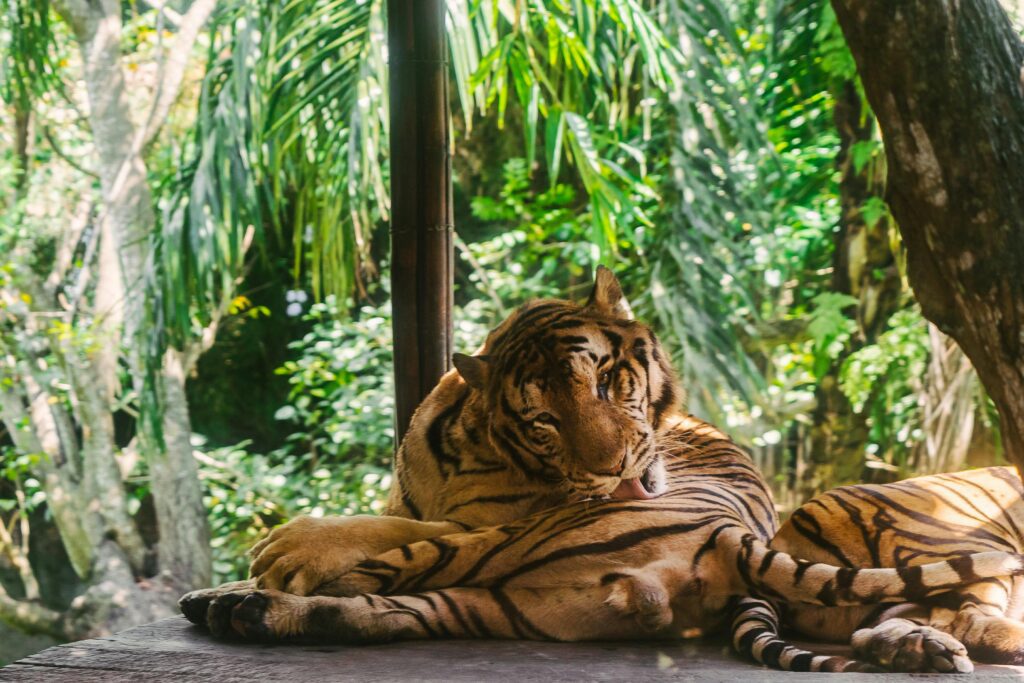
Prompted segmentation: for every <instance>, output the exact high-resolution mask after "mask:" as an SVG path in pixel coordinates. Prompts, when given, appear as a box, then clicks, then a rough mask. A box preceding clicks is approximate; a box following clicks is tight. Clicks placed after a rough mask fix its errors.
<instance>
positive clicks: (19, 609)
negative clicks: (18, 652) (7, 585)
mask: <svg viewBox="0 0 1024 683" xmlns="http://www.w3.org/2000/svg"><path fill="white" fill-rule="evenodd" d="M0 620H2V621H5V622H7V623H8V624H10V625H11V626H13V627H14V628H16V629H18V630H19V631H24V632H26V633H42V634H46V635H49V636H53V637H54V638H57V639H58V640H67V638H68V633H67V629H66V628H65V627H64V615H63V614H61V613H60V612H57V611H55V610H52V609H50V608H49V607H44V606H43V605H40V604H39V603H37V602H32V601H29V600H15V599H14V598H12V597H11V596H10V595H8V594H7V591H5V590H4V587H3V585H0Z"/></svg>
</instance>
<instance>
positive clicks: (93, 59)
mask: <svg viewBox="0 0 1024 683" xmlns="http://www.w3.org/2000/svg"><path fill="white" fill-rule="evenodd" d="M61 5H62V6H61V12H62V14H63V15H64V16H65V18H66V19H67V21H68V23H69V24H71V26H72V28H73V30H74V33H75V37H76V39H77V40H78V43H79V46H80V48H81V51H82V60H83V64H84V68H85V74H84V80H85V85H86V89H87V91H88V95H89V123H90V126H91V128H92V133H93V141H94V143H95V145H96V151H97V154H98V156H99V164H98V170H99V175H100V186H101V189H102V192H103V212H104V214H105V218H106V220H108V221H109V224H110V227H111V228H112V233H113V236H114V241H115V242H116V245H117V253H118V255H119V256H120V269H121V278H122V283H123V286H122V291H124V292H126V296H125V299H124V306H123V309H124V310H123V320H124V330H123V335H122V337H123V341H124V343H125V345H126V346H127V352H128V353H127V355H128V366H129V368H130V370H131V374H132V380H133V384H134V385H135V390H136V392H137V393H138V394H139V395H142V391H143V390H144V388H145V387H144V384H145V376H146V358H145V354H146V353H148V352H149V340H148V339H146V338H145V336H144V334H143V332H144V330H142V329H141V328H142V325H143V322H144V320H145V305H146V302H145V298H144V296H143V295H144V291H145V275H146V268H147V261H148V257H149V250H150V240H151V238H152V235H153V232H154V230H155V228H156V217H155V215H154V212H153V206H152V201H153V198H152V195H151V193H150V190H149V185H148V181H147V177H146V175H147V173H146V165H145V161H144V160H143V158H142V147H143V143H144V142H145V135H140V134H139V133H138V131H137V130H136V126H135V124H134V122H133V121H132V119H131V116H130V108H129V103H128V93H127V88H126V85H125V79H124V72H123V70H122V65H121V53H120V41H121V38H122V23H121V5H120V2H118V1H117V0H99V1H97V2H88V3H87V2H84V1H83V0H64V1H63V2H62V3H61ZM197 5H200V8H199V9H201V10H203V11H206V13H207V15H208V13H209V11H208V9H209V7H212V3H211V2H208V1H206V0H204V2H202V3H197ZM208 6H209V7H208ZM197 14H201V13H198V12H197ZM180 38H181V36H179V39H180ZM174 87H175V88H176V86H174ZM157 104H158V105H159V104H160V102H158V103H157ZM156 109H157V108H156V107H155V108H154V111H156ZM164 115H166V111H165V112H164ZM148 123H149V124H150V125H155V123H158V122H154V121H150V122H148ZM144 125H145V124H144ZM105 236H106V235H105ZM162 369H163V372H162V374H161V376H160V384H161V388H160V391H161V396H160V398H161V403H162V407H163V409H164V414H163V415H162V416H161V423H162V427H163V432H164V437H165V438H163V439H158V438H155V436H154V435H153V434H150V433H148V432H149V425H148V424H147V420H146V419H145V418H144V417H143V418H142V419H140V420H139V422H138V429H139V439H138V445H139V450H140V452H141V453H142V455H143V457H145V459H146V461H147V462H148V464H149V467H150V490H151V492H152V494H153V498H154V501H155V504H156V509H157V512H158V516H157V527H158V531H159V536H160V539H159V543H158V547H157V555H158V563H159V567H160V568H161V569H165V568H166V569H168V570H171V571H172V572H173V573H174V576H175V577H176V578H177V579H178V580H179V581H181V586H182V588H183V589H187V588H194V587H199V586H204V585H206V584H208V583H209V582H210V579H211V573H212V568H211V553H210V548H209V531H208V525H207V521H206V512H205V510H204V508H203V504H202V489H201V486H200V483H199V477H198V474H197V470H196V465H195V461H194V459H193V457H192V447H191V445H190V444H189V438H188V437H189V434H190V433H191V427H190V425H189V420H188V412H187V410H186V409H184V382H185V377H184V373H182V372H180V362H178V360H177V358H176V352H174V351H169V352H168V354H167V357H166V358H164V359H163V365H162Z"/></svg>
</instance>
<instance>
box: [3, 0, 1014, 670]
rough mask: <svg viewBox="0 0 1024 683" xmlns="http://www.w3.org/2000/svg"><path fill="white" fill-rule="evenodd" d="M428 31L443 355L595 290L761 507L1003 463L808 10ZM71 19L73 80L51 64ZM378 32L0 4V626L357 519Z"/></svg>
mask: <svg viewBox="0 0 1024 683" xmlns="http://www.w3.org/2000/svg"><path fill="white" fill-rule="evenodd" d="M447 8H448V9H447V11H448V19H447V27H448V40H449V46H450V54H451V79H452V81H451V82H452V84H453V102H452V105H453V111H454V121H453V131H454V133H455V144H454V155H455V157H454V169H455V183H456V187H455V193H456V195H455V196H456V205H457V216H456V218H457V230H458V238H457V240H456V248H457V252H458V257H459V258H458V265H457V269H456V284H457V290H456V304H457V312H456V315H455V320H456V323H455V324H456V335H457V342H456V345H457V347H458V348H459V349H461V350H467V351H471V350H472V349H473V348H475V347H476V346H477V345H478V344H479V343H480V342H481V341H482V339H483V337H484V335H485V333H486V330H487V329H489V327H491V326H493V325H494V324H495V323H496V322H497V321H498V320H500V319H501V318H502V317H503V316H504V315H506V314H507V312H508V311H509V310H510V309H511V308H512V307H513V306H515V305H517V304H518V303H519V302H521V301H522V300H524V299H526V298H528V297H532V296H569V297H581V296H583V295H584V293H585V291H586V287H587V286H588V284H589V282H590V281H591V278H592V274H593V269H594V267H595V266H596V265H597V264H598V263H605V264H607V265H609V266H612V267H613V268H615V270H616V271H617V272H618V273H619V274H620V276H621V278H622V280H623V282H624V284H625V286H626V289H627V294H628V295H629V296H630V298H631V299H632V301H633V304H634V308H635V310H636V312H637V313H638V315H640V316H642V317H644V318H646V319H648V320H650V321H651V322H652V323H653V325H654V327H655V328H656V329H657V330H658V332H659V335H660V337H661V338H662V339H663V341H664V342H665V343H666V345H667V346H668V347H669V348H670V349H672V351H673V354H674V356H675V361H676V365H677V367H678V369H679V371H680V374H681V376H682V378H683V380H684V383H685V385H686V387H687V389H688V391H689V406H690V409H691V410H692V411H694V412H696V413H698V414H701V415H703V416H705V417H708V418H711V419H712V420H714V421H716V422H719V423H721V424H722V425H723V426H725V427H726V428H727V429H728V430H729V431H730V432H731V433H733V434H734V435H735V436H736V437H737V438H738V439H739V440H741V441H742V442H743V443H744V444H745V445H746V446H748V447H750V448H751V449H752V452H753V453H754V455H755V457H756V459H757V460H758V463H759V465H760V466H761V467H762V468H763V469H764V470H765V471H766V472H767V473H768V474H769V475H770V476H771V477H772V480H773V482H774V483H775V484H776V489H777V493H778V497H779V500H780V502H781V503H782V505H783V506H784V507H785V506H789V505H792V504H793V503H795V502H797V501H798V500H800V499H801V498H802V497H804V496H805V495H807V494H809V493H810V492H812V491H813V490H816V489H818V488H821V487H824V486H830V485H835V484H839V483H844V482H846V481H851V480H861V479H864V478H875V479H884V478H893V477H896V476H899V475H901V474H908V473H915V472H925V471H935V470H938V469H953V468H956V467H959V466H961V465H963V464H964V463H965V462H972V463H982V462H992V461H994V460H995V459H996V458H997V457H998V435H997V434H996V433H995V428H994V427H993V425H992V420H991V416H990V409H989V407H988V403H987V399H986V398H985V397H984V395H983V393H982V391H981V389H980V388H979V386H978V383H977V381H976V379H975V378H974V375H973V371H972V370H971V367H970V365H969V364H968V363H967V362H966V360H965V359H964V358H963V356H962V354H959V352H958V351H957V350H956V348H955V346H953V345H952V344H950V343H949V341H948V340H947V339H946V338H945V337H943V335H941V333H939V332H938V331H937V330H936V329H934V328H932V327H930V326H928V325H927V324H926V323H925V322H924V321H923V319H922V318H921V316H920V314H919V312H918V310H917V308H916V305H915V304H914V303H913V299H912V297H911V295H910V292H909V290H908V289H907V286H906V282H905V273H904V272H903V269H902V263H903V258H902V251H901V250H902V247H901V245H900V244H899V240H898V233H897V232H896V231H895V226H894V225H893V222H892V219H891V217H890V216H889V215H888V212H887V209H886V206H885V204H884V201H882V199H881V197H882V196H883V190H884V183H885V167H884V158H883V156H882V155H881V145H880V140H879V136H878V132H877V130H876V127H875V125H874V122H873V118H872V115H871V112H870V111H869V110H868V108H867V105H866V103H865V102H864V100H863V97H862V95H861V88H860V85H859V83H858V82H857V76H856V73H855V71H854V68H853V62H852V59H851V58H850V56H849V53H848V51H847V49H846V46H845V44H844V43H843V40H842V36H841V34H840V33H839V31H838V29H837V27H836V22H835V18H834V16H833V15H832V13H831V10H830V9H829V6H828V4H827V3H825V2H821V1H819V0H701V2H699V3H691V2H681V1H680V0H449V1H448V3H447ZM103 12H106V14H105V15H103V16H105V18H106V21H107V22H108V23H107V24H106V25H107V26H108V27H109V26H117V27H119V33H117V34H116V35H114V36H113V37H112V38H111V37H110V36H108V39H109V40H112V43H111V46H112V47H110V46H108V47H110V50H109V51H108V52H107V53H105V54H111V55H115V57H116V59H114V61H113V62H112V63H111V64H110V65H108V66H110V68H109V69H107V70H105V71H104V70H98V69H95V68H90V67H91V66H94V65H92V64H90V63H87V62H86V61H85V60H86V59H88V54H89V53H88V52H83V51H82V50H81V48H82V47H83V46H84V45H86V44H92V43H91V42H90V41H96V40H98V39H99V38H98V37H97V35H98V34H94V33H90V32H89V31H90V29H89V27H90V26H94V25H95V22H94V21H93V20H94V19H96V17H97V16H98V15H97V14H96V13H100V14H102V13H103ZM90 13H93V14H90ZM384 14H385V13H384V2H383V0H287V1H286V2H277V3H275V2H262V1H259V0H220V2H214V0H192V2H184V1H182V2H168V3H163V4H161V3H150V2H124V3H118V2H116V1H115V0H107V1H106V2H104V3H84V2H80V0H52V2H39V1H38V0H7V1H6V3H5V12H4V13H3V18H2V24H0V40H2V41H3V47H2V49H3V61H2V65H0V85H2V88H0V93H2V95H3V99H4V106H5V109H4V114H5V115H4V119H3V126H2V130H0V136H2V140H3V144H2V146H0V197H2V199H0V253H2V254H3V255H4V257H3V260H2V262H0V383H2V385H3V404H2V405H3V412H2V415H0V416H2V428H0V458H2V466H0V518H2V520H0V521H2V522H3V523H2V524H0V558H2V559H0V620H6V621H8V622H10V623H13V624H14V626H15V627H17V628H19V629H21V630H26V631H35V632H43V633H47V634H49V635H51V636H52V637H55V638H58V639H67V638H74V637H79V636H81V635H85V634H91V633H101V632H105V631H109V630H110V629H113V628H117V627H119V626H121V625H124V624H126V623H132V622H133V621H139V620H143V619H148V618H151V617H153V616H154V615H158V614H163V613H168V611H169V610H170V609H171V607H170V606H171V605H173V599H170V598H169V596H170V595H171V594H172V593H174V592H175V591H177V590H179V589H180V588H182V587H183V586H186V585H191V584H194V583H196V582H203V581H209V580H211V579H218V580H219V579H229V578H237V577H238V576H240V575H241V574H242V573H243V572H244V565H245V557H244V551H245V549H246V548H247V547H248V546H250V545H251V544H252V543H253V542H254V541H255V540H256V539H257V538H259V537H260V536H261V535H262V534H264V533H265V532H266V531H267V529H269V528H270V527H272V526H274V525H276V524H278V523H280V522H281V521H284V520H286V519H288V518H290V517H292V516H294V515H296V514H299V513H304V512H305V513H311V514H328V513H350V512H376V511H379V510H380V509H381V505H382V501H383V499H384V497H385V495H386V490H387V487H388V484H389V474H388V466H389V464H390V457H391V453H392V449H393V433H392V426H391V410H392V407H393V397H392V395H393V391H392V389H393V386H392V382H393V381H392V376H391V368H390V364H391V348H390V344H391V341H390V340H391V321H390V309H389V306H388V287H387V281H388V280H387V275H388V263H387V258H386V254H387V235H388V233H387V221H388V217H389V202H390V199H389V196H388V187H389V167H388V160H387V149H388V117H387V106H388V86H387V70H386V62H387V54H386V40H385V36H386V27H385V23H384V22H385V16H384ZM104 79H107V80H104ZM951 396H952V397H955V399H956V400H950V397H951ZM181 482H184V483H181ZM181 487H183V488H181ZM68 496H70V502H69V500H68ZM91 501H100V503H99V505H98V506H97V505H95V504H94V505H92V507H90V502H91ZM181 501H185V502H183V503H182V502H181ZM189 501H191V502H189ZM172 503H173V504H172ZM96 507H99V508H100V509H99V510H96ZM78 510H88V511H89V512H88V513H87V514H83V515H80V514H78V512H77V511H78ZM94 513H95V514H94ZM207 523H208V525H209V528H210V537H211V538H212V539H213V540H212V541H211V545H212V550H211V556H210V557H205V559H204V555H203V552H205V550H206V548H205V544H204V541H203V538H205V536H204V535H205V533H206V532H205V528H203V529H200V527H205V525H206V524H207ZM197 524H198V525H199V526H197ZM197 529H198V531H197ZM197 539H198V541H197ZM197 542H198V544H199V545H200V546H203V547H202V549H201V551H200V552H198V553H196V552H194V551H195V549H196V547H197ZM186 556H187V560H186V559H185V558H186ZM197 558H198V559H197ZM112 560H123V562H122V563H121V564H120V565H117V564H116V563H115V562H113V561H112ZM211 563H212V574H211ZM117 567H121V569H117ZM123 567H129V568H130V571H126V570H124V568H123ZM155 577H169V578H168V581H167V584H166V586H165V587H164V588H162V589H161V588H154V586H157V587H159V586H162V585H163V584H161V581H163V579H160V580H159V581H158V580H156V578H155ZM57 586H60V587H59V588H58V587H57ZM100 586H106V587H107V588H106V589H102V590H101V588H100ZM111 586H113V587H114V588H115V589H121V588H124V587H129V588H130V589H131V590H133V591H135V593H133V594H134V595H137V596H138V600H137V601H136V603H134V604H138V605H142V607H140V608H139V609H137V610H134V611H130V612H127V611H125V610H123V609H120V608H119V607H117V605H116V604H114V602H113V601H112V600H111V595H110V591H109V588H110V587H111ZM104 590H106V592H104ZM82 596H84V597H82ZM76 597H79V598H81V599H76ZM73 600H74V604H72V601H73ZM68 615H70V617H68ZM3 656H4V654H3V652H2V651H0V658H2V657H3Z"/></svg>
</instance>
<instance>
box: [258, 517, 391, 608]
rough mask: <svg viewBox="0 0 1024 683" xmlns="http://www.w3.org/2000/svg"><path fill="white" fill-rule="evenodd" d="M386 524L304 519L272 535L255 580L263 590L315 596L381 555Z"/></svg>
mask: <svg viewBox="0 0 1024 683" xmlns="http://www.w3.org/2000/svg"><path fill="white" fill-rule="evenodd" d="M381 523H382V520H381V518H374V517H363V516H359V517H327V518H316V517H298V518H296V519H294V520H292V521H291V522H288V523H287V524H285V525H284V526H281V527H278V528H277V529H274V530H273V531H272V532H270V535H269V536H267V538H265V539H263V540H262V541H260V542H259V543H257V544H256V545H255V546H254V547H253V549H252V551H250V552H251V554H252V556H253V561H252V564H251V565H250V567H249V575H250V576H251V577H252V578H253V580H254V581H255V585H256V587H257V588H260V589H267V590H277V591H284V592H286V593H292V594H295V595H312V594H313V593H316V592H318V589H319V587H320V586H321V585H323V584H325V583H328V582H330V581H332V580H334V579H336V578H338V577H340V576H342V575H343V574H345V573H346V572H347V571H348V570H349V569H351V568H352V567H353V566H355V565H356V564H357V563H359V562H360V561H362V560H364V559H366V558H367V557H369V556H370V555H372V554H376V552H378V551H379V549H380V548H379V546H380V545H381V543H380V539H379V534H375V533H374V531H373V529H374V527H375V526H380V525H381Z"/></svg>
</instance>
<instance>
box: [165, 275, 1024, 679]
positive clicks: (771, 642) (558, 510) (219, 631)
mask: <svg viewBox="0 0 1024 683" xmlns="http://www.w3.org/2000/svg"><path fill="white" fill-rule="evenodd" d="M453 364H454V366H455V367H454V369H453V370H452V371H451V372H449V373H448V374H446V375H445V376H444V377H443V378H442V379H441V381H440V382H439V384H438V385H437V386H436V387H435V389H434V390H433V391H432V392H431V393H430V395H429V396H428V397H427V398H426V399H425V401H424V402H423V404H422V405H421V406H420V407H419V408H418V409H417V411H416V412H415V414H414V415H413V418H412V421H411V424H410V428H409V431H408V433H407V434H406V436H405V438H404V439H403V440H402V443H401V446H400V448H399V450H398V453H397V456H396V465H395V476H394V483H393V485H392V489H391V491H390V493H389V498H388V504H387V509H386V513H387V514H386V515H385V516H382V517H372V516H354V517H328V518H312V517H301V518H298V519H296V520H294V521H292V522H289V523H288V524H285V525H284V526H282V527H279V528H277V529H275V530H274V531H273V532H272V533H271V534H269V536H268V537H267V538H265V539H264V540H263V541H261V542H260V543H258V544H257V545H256V546H254V548H253V551H252V554H253V561H252V564H251V567H250V575H251V578H250V580H248V581H243V582H236V583H234V584H226V585H225V586H221V587H219V588H215V589H206V590H201V591H194V592H192V593H189V594H187V595H185V596H184V597H183V598H182V599H181V601H180V606H181V610H182V612H183V613H184V614H185V616H186V617H188V618H189V619H190V620H191V621H193V622H195V623H198V624H203V625H206V626H208V627H209V629H210V631H211V632H212V634H213V635H214V636H217V637H228V636H232V635H234V636H241V637H246V638H255V639H271V640H274V639H290V638H314V639H327V640H335V641H344V642H382V641H388V640H395V639H403V638H438V637H465V638H472V637H506V638H536V639H552V640H594V639H629V638H662V637H665V638H671V637H680V636H681V635H696V634H698V633H712V632H715V631H718V630H723V629H725V628H727V627H728V624H729V622H730V620H731V619H732V620H733V626H732V632H733V642H734V644H735V645H736V647H737V649H738V650H739V651H740V652H741V653H743V654H746V655H748V656H750V657H753V658H754V659H755V660H756V661H759V662H761V663H764V664H768V665H771V666H775V667H778V668H784V669H791V670H813V671H833V670H874V669H875V668H876V667H875V665H873V664H871V663H870V662H862V661H858V660H851V659H846V658H843V657H829V656H823V655H815V654H814V653H811V652H808V651H805V650H802V649H800V648H797V647H794V646H792V645H789V644H787V643H785V642H784V641H783V640H781V638H780V635H779V619H778V610H777V608H776V607H775V605H774V603H773V601H779V602H782V603H786V602H802V603H808V604H812V605H819V606H846V605H861V604H865V603H867V604H872V605H873V604H876V603H879V602H883V601H898V602H907V601H910V600H921V599H925V598H929V597H931V596H933V595H935V594H936V593H939V592H944V591H948V590H950V589H952V588H955V587H959V586H961V585H963V584H964V583H965V582H977V581H981V580H984V579H986V578H989V577H995V576H1012V575H1018V574H1020V573H1022V572H1024V558H1022V557H1021V556H1019V555H1017V554H1012V553H1006V552H983V553H979V554H976V555H971V556H967V557H962V558H952V559H950V560H948V561H944V562H938V563H934V564H929V565H922V566H915V567H909V568H884V569H864V570H851V569H849V568H846V567H839V566H835V565H828V564H823V563H810V562H807V561H804V560H801V559H797V558H795V557H793V556H791V555H789V554H786V553H783V552H780V551H777V550H773V549H771V548H769V546H768V542H769V540H770V539H771V538H772V537H773V536H774V535H775V532H776V530H777V528H778V518H777V514H776V512H775V507H774V504H773V501H772V497H771V494H770V492H769V490H768V488H767V486H766V485H765V482H764V480H763V478H762V477H761V475H760V474H759V473H758V472H757V470H756V469H755V468H754V466H753V464H752V463H751V461H750V458H749V457H748V456H747V455H746V454H745V453H744V452H743V451H742V450H741V449H739V448H738V447H737V446H736V445H735V444H734V443H733V442H732V441H731V440H730V439H729V438H728V437H727V436H726V435H724V434H723V433H721V432H720V431H718V430H717V429H716V428H714V427H713V426H711V425H709V424H707V423H705V422H703V421H701V420H698V419H696V418H694V417H692V416H689V415H686V414H685V413H684V412H683V411H682V410H681V408H680V398H681V390H680V387H679V384H678V382H677V380H676V379H675V375H674V373H673V371H672V368H671V366H670V364H669V362H668V359H667V354H666V353H665V351H664V350H663V349H662V347H661V345H660V343H659V342H658V340H657V338H656V337H655V335H654V333H653V331H652V330H651V329H650V328H649V327H648V326H646V325H644V324H642V323H640V322H638V321H636V320H634V319H633V318H632V315H631V312H630V309H629V305H628V303H627V302H626V301H625V299H624V298H623V295H622V288H621V285H620V284H619V282H618V280H617V279H616V278H615V276H614V275H613V274H612V273H611V271H610V270H608V269H606V268H603V267H600V268H598V269H597V274H596V279H595V283H594V287H593V289H592V291H591V293H590V296H589V297H588V299H587V301H586V302H585V303H584V304H582V305H580V304H576V303H573V302H569V301H562V300H539V301H533V302H528V303H526V304H524V305H523V306H521V307H520V308H518V309H517V310H516V311H515V312H514V313H513V314H512V315H511V316H510V317H509V318H508V319H506V320H505V321H504V322H502V323H501V324H500V325H499V326H498V327H497V328H496V329H495V330H494V331H492V332H491V333H490V334H489V335H488V337H487V340H486V342H485V343H484V346H483V347H482V349H481V350H480V351H478V352H477V353H476V354H475V355H473V356H468V355H460V354H456V355H455V356H454V357H453Z"/></svg>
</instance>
